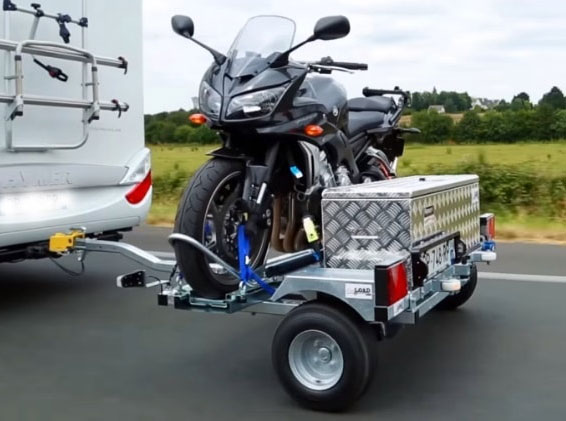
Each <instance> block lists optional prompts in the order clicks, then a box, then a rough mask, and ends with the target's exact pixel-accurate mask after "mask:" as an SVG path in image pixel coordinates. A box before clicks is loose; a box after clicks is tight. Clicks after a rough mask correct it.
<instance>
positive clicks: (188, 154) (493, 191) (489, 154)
mask: <svg viewBox="0 0 566 421" xmlns="http://www.w3.org/2000/svg"><path fill="white" fill-rule="evenodd" d="M214 147H215V145H208V146H202V145H156V146H152V147H151V149H152V153H153V172H154V175H155V177H154V189H155V193H154V199H155V200H154V205H153V208H152V211H151V215H150V219H149V222H150V223H153V224H164V225H170V224H172V222H173V220H174V218H175V212H176V209H177V203H178V200H179V197H180V196H181V193H182V191H183V189H184V187H185V186H186V184H187V182H188V180H189V179H190V178H191V177H192V175H193V174H194V172H195V171H196V170H197V169H198V167H199V166H200V165H202V164H203V163H204V162H205V161H206V160H207V159H208V157H207V156H206V153H207V152H209V151H210V150H212V149H213V148H214ZM564 162H566V142H555V143H545V144H534V143H519V144H514V145H498V144H486V145H423V144H411V145H408V146H407V148H406V153H405V156H404V157H403V158H402V159H401V160H400V164H399V173H400V175H403V176H404V175H412V174H463V173H474V174H478V175H479V176H480V177H481V180H482V182H481V195H482V207H483V210H484V211H495V212H496V213H497V215H498V231H499V235H500V236H502V237H503V238H508V239H514V238H522V239H535V240H536V239H543V238H544V239H550V240H556V241H566V168H565V165H564Z"/></svg>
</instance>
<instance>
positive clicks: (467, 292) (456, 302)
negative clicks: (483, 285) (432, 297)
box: [436, 265, 478, 310]
mask: <svg viewBox="0 0 566 421" xmlns="http://www.w3.org/2000/svg"><path fill="white" fill-rule="evenodd" d="M477 285H478V268H477V266H476V265H472V267H471V271H470V279H469V280H468V282H466V284H465V285H464V286H463V287H462V289H461V290H460V292H459V293H457V294H455V295H451V296H449V297H447V298H445V299H444V300H443V301H442V302H441V303H440V304H438V306H437V307H436V308H437V309H439V310H456V309H457V308H458V307H460V306H462V305H464V304H465V303H466V302H467V301H468V300H469V299H470V298H472V295H473V294H474V291H475V290H476V287H477Z"/></svg>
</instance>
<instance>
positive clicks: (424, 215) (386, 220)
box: [322, 175, 480, 269]
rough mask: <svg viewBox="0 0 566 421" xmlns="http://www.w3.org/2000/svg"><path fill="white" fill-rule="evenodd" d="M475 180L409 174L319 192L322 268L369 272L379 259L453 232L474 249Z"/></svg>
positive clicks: (477, 235)
mask: <svg viewBox="0 0 566 421" xmlns="http://www.w3.org/2000/svg"><path fill="white" fill-rule="evenodd" d="M479 196H480V194H479V178H478V177H477V176H475V175H444V176H442V175H441V176H414V177H406V178H398V179H394V180H387V181H380V182H376V183H368V184H359V185H355V186H347V187H337V188H332V189H328V190H326V191H325V192H324V194H323V200H322V223H323V232H324V250H325V253H324V255H325V264H326V266H327V267H332V268H350V269H372V268H373V267H374V266H375V264H377V263H379V261H380V260H381V257H380V256H383V254H385V256H383V257H386V256H387V255H388V254H390V253H396V252H400V251H405V252H409V251H410V250H411V249H412V248H413V246H414V245H415V244H416V243H418V242H422V241H423V240H426V239H428V238H430V237H432V236H434V235H436V234H439V233H446V234H451V233H455V232H459V233H460V235H461V240H462V241H463V242H464V243H465V244H466V246H467V248H468V250H470V251H471V250H474V249H476V248H477V247H478V246H479V245H480V198H479Z"/></svg>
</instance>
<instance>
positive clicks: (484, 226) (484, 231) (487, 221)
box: [480, 213, 495, 241]
mask: <svg viewBox="0 0 566 421" xmlns="http://www.w3.org/2000/svg"><path fill="white" fill-rule="evenodd" d="M480 233H481V236H482V237H483V239H484V240H485V241H491V240H494V239H495V215H494V214H493V213H486V214H484V215H482V216H480Z"/></svg>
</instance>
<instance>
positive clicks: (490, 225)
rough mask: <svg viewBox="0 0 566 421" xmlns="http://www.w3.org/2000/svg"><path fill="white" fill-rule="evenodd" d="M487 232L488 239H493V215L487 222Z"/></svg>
mask: <svg viewBox="0 0 566 421" xmlns="http://www.w3.org/2000/svg"><path fill="white" fill-rule="evenodd" d="M487 233H488V234H489V237H490V239H492V240H493V239H495V216H493V217H492V218H491V219H490V220H489V221H488V222H487Z"/></svg>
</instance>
